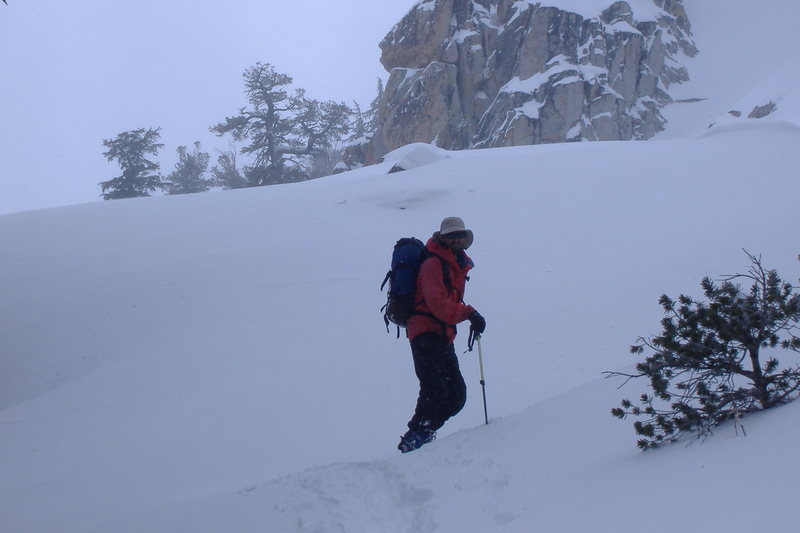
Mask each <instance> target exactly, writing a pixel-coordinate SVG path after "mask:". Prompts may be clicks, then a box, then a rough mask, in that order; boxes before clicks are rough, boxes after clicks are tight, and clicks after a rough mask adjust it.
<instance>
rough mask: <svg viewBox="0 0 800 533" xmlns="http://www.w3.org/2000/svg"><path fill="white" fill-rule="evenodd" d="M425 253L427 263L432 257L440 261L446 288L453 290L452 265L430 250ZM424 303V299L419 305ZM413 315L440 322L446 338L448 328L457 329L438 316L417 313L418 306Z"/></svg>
mask: <svg viewBox="0 0 800 533" xmlns="http://www.w3.org/2000/svg"><path fill="white" fill-rule="evenodd" d="M425 253H426V254H427V256H428V257H427V258H426V259H425V261H427V260H428V259H429V258H431V257H435V258H436V259H438V260H439V263H440V264H441V265H442V281H443V282H444V286H445V287H446V288H447V290H449V291H451V290H453V281H452V280H451V279H450V265H448V264H447V260H446V259H445V258H444V257H442V256H441V255H439V254H435V253H433V252H431V251H430V250H428V249H426V250H425ZM423 263H424V261H423ZM424 301H425V300H424V299H422V300H420V301H419V302H417V305H420V304H421V303H423V302H424ZM411 314H412V315H422V316H427V317H430V318H432V319H434V320H436V321H437V322H439V323H440V324H441V325H442V335H443V336H444V337H447V328H448V327H452V328H453V329H455V328H456V325H455V324H448V323H447V322H445V321H444V320H441V319H439V318H438V317H437V316H436V315H434V314H433V313H425V312H422V311H417V310H416V306H415V309H414V312H413V313H411Z"/></svg>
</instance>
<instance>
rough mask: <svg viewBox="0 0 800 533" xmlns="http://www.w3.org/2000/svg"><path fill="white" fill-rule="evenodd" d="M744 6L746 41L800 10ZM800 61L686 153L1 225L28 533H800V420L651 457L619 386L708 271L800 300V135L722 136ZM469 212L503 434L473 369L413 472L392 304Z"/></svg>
mask: <svg viewBox="0 0 800 533" xmlns="http://www.w3.org/2000/svg"><path fill="white" fill-rule="evenodd" d="M576 1H577V0H576ZM686 3H687V11H689V16H690V18H691V19H692V20H693V22H694V20H695V17H696V18H697V20H698V21H699V22H698V23H697V26H698V27H695V37H696V38H697V40H698V46H699V47H700V48H701V54H700V55H699V56H698V59H697V61H698V62H699V61H701V60H700V59H699V58H701V57H702V56H703V54H704V53H707V52H706V50H710V51H711V52H713V51H715V50H716V51H717V53H719V52H720V51H722V50H724V49H723V48H720V47H717V48H715V47H714V46H711V41H709V40H708V39H709V38H703V37H702V35H701V30H700V28H703V27H705V28H708V26H704V24H707V23H708V21H709V20H711V15H712V11H713V10H714V5H716V6H717V7H718V6H720V5H721V2H706V1H704V0H694V1H690V0H687V2H686ZM744 4H745V3H744V2H743V1H742V2H740V1H739V0H736V1H728V2H725V3H724V5H725V10H717V11H716V12H715V13H713V14H715V15H716V16H718V17H719V20H718V21H717V24H719V26H720V27H725V26H726V25H728V26H730V27H732V28H737V27H742V28H744V27H746V25H745V23H744V21H742V20H740V19H736V18H735V17H736V16H745V15H746V16H747V17H748V23H749V27H750V28H751V29H754V28H767V27H768V26H769V25H768V24H766V22H765V21H764V20H761V21H759V20H757V18H758V17H759V16H772V14H774V13H773V6H774V5H779V6H783V7H784V8H785V9H786V10H787V13H791V11H792V10H796V9H797V8H796V7H794V4H793V3H791V2H789V1H788V0H780V1H775V2H774V3H770V4H769V6H768V7H764V8H763V10H761V11H760V10H758V9H757V10H755V11H751V12H747V11H746V10H744V9H740V7H741V6H743V5H744ZM587 5H588V3H587ZM729 8H730V9H729ZM759 9H760V8H759ZM762 13H763V14H762ZM770 23H771V24H772V21H771V22H770ZM781 23H782V22H781V21H776V22H775V24H781ZM737 25H739V26H737ZM762 31H767V30H762ZM719 36H720V38H721V39H723V40H724V35H723V32H721V31H720V33H719ZM770 36H772V34H771V33H770ZM771 38H772V37H769V38H765V39H764V42H765V43H770V44H774V39H773V40H770V39H771ZM785 39H786V42H785V43H784V44H785V45H786V46H792V47H795V48H794V49H796V44H795V43H794V42H792V40H791V35H787V36H785ZM704 44H705V46H707V48H703V46H704ZM751 44H753V45H756V44H758V39H757V38H753V43H751ZM768 52H769V51H768V50H761V51H760V55H759V56H758V57H761V58H765V57H767V58H768V57H770V56H769V54H768ZM753 53H754V54H755V52H753ZM728 60H730V57H728V56H726V55H717V56H716V57H715V58H709V59H703V60H702V61H704V62H706V63H704V64H713V63H714V62H717V63H718V64H723V63H725V62H726V61H728ZM698 64H701V63H698ZM780 64H781V62H780V61H776V62H775V63H774V65H773V66H774V68H773V69H767V70H763V68H762V65H761V64H760V63H759V66H758V68H757V69H756V68H754V69H752V70H759V71H760V74H759V75H755V74H752V71H751V70H747V69H740V70H742V71H743V72H746V73H747V75H746V76H745V75H742V77H743V80H744V81H742V82H741V84H735V85H731V86H723V85H717V84H716V82H714V83H712V82H710V81H708V82H707V83H706V84H703V80H704V79H705V80H709V79H710V78H709V77H708V76H707V75H706V74H704V75H703V76H705V78H704V77H703V76H701V77H700V79H699V80H695V81H693V82H691V83H690V84H687V85H691V87H689V89H687V91H689V94H701V93H703V92H704V91H709V92H707V93H705V94H707V95H710V96H709V100H705V101H703V102H700V103H697V104H681V105H682V106H683V107H684V108H687V109H688V108H692V106H700V107H694V109H695V111H694V113H675V114H674V117H673V119H672V122H671V123H670V125H669V126H668V130H667V131H668V132H669V134H668V135H662V136H660V137H659V139H660V140H654V141H648V142H617V143H609V142H596V143H578V144H562V145H541V146H532V147H516V148H505V149H494V150H481V151H470V152H453V153H448V154H447V155H448V156H449V157H447V158H443V159H439V160H436V161H433V160H431V162H428V164H423V165H421V166H418V167H416V168H414V169H411V170H408V171H406V172H400V173H395V174H388V175H387V172H388V170H389V169H390V168H391V165H393V164H394V162H393V161H392V160H390V159H392V158H387V160H386V161H385V162H384V163H382V164H380V165H376V166H372V167H365V168H362V169H359V170H356V171H352V172H348V173H345V174H340V175H338V176H334V177H329V178H324V179H320V180H315V181H311V182H305V183H300V184H294V185H283V186H275V187H268V188H259V189H251V190H238V191H226V192H211V193H205V194H200V195H187V196H174V197H157V198H144V199H134V200H125V201H114V202H104V203H95V204H87V205H82V206H70V207H65V208H57V209H49V210H42V211H31V212H26V213H18V214H12V215H4V216H0V243H2V244H3V246H2V249H3V250H4V253H3V267H2V268H1V269H0V287H2V302H3V304H2V306H1V307H0V328H1V329H0V338H2V345H0V346H2V350H1V351H0V427H2V431H0V461H2V462H1V463H0V472H2V480H3V481H2V484H0V531H2V532H13V533H41V532H49V531H58V532H60V533H71V532H75V533H78V532H80V533H91V532H109V531H113V532H120V533H125V532H137V533H140V532H144V531H146V532H183V531H185V532H191V533H204V532H208V533H211V532H214V533H216V532H221V531H225V532H256V531H269V532H276V533H277V532H290V531H298V532H335V531H344V532H348V533H358V532H364V533H377V532H398V533H399V532H403V533H405V532H414V533H421V532H423V533H429V532H434V531H437V532H459V533H478V532H480V533H485V532H489V531H491V532H514V533H517V532H528V531H546V532H587V531H599V532H605V531H608V532H637V531H643V530H646V531H655V532H661V531H663V532H667V531H670V532H671V531H676V530H679V531H729V532H733V533H739V532H741V533H744V532H748V533H749V532H750V531H753V530H756V528H757V530H765V531H769V530H777V531H793V530H795V529H796V524H795V522H796V518H795V512H794V509H795V508H794V505H795V500H796V494H797V488H796V480H795V479H794V477H793V476H791V475H790V474H791V473H792V472H796V471H797V470H798V467H800V459H798V456H797V453H796V451H795V447H796V441H797V439H798V437H800V429H798V426H797V424H796V423H794V421H795V420H796V419H797V417H798V416H800V404H796V405H795V404H792V405H789V406H786V407H783V408H780V409H776V410H773V411H770V412H766V413H761V414H758V415H755V416H751V417H748V418H745V419H744V420H743V424H744V428H745V430H746V432H747V436H742V435H741V434H740V435H739V436H737V434H736V431H735V430H734V428H733V427H732V426H728V425H726V426H722V427H720V428H718V429H717V431H716V432H715V434H714V435H713V436H712V437H711V438H709V439H708V440H706V441H704V442H702V443H695V444H693V445H691V446H688V447H687V446H685V445H684V443H677V444H675V445H672V446H668V447H666V448H663V449H661V450H656V451H652V452H647V453H640V452H639V451H638V450H637V449H636V447H635V439H636V437H635V435H634V433H633V430H632V428H631V421H624V422H622V421H619V420H616V419H614V418H612V417H611V416H610V414H609V411H610V409H611V408H612V407H614V406H616V405H617V404H618V402H619V400H620V399H622V398H623V397H628V398H635V397H636V396H638V394H639V393H640V392H642V391H643V389H642V387H644V384H637V383H629V384H628V385H626V386H625V387H624V388H623V389H622V390H618V389H617V386H618V385H619V383H618V382H614V381H608V380H605V379H603V378H602V377H601V372H602V371H604V370H620V369H623V370H624V369H630V368H631V366H632V364H633V363H634V361H635V358H634V357H633V356H631V355H630V354H629V353H628V350H627V349H628V346H629V345H630V344H632V343H633V342H635V340H636V338H637V337H638V336H640V335H645V336H649V335H654V334H657V333H658V332H659V320H660V318H661V312H660V307H659V306H658V304H657V299H658V297H659V296H660V295H661V294H662V293H667V294H670V295H673V296H676V295H677V294H679V293H687V294H693V295H697V296H699V295H700V294H701V291H700V287H699V281H700V279H701V278H702V277H703V276H706V275H708V276H712V277H717V276H722V275H725V274H731V273H734V272H735V271H741V270H743V269H745V268H747V266H748V265H747V261H746V257H745V256H744V254H743V253H742V251H741V249H742V248H744V249H747V250H748V251H750V252H752V253H755V254H762V255H763V259H764V262H765V264H766V265H767V266H768V267H770V268H775V269H777V270H778V271H779V272H780V273H781V274H782V275H783V276H784V277H785V278H787V279H788V280H796V279H797V278H798V277H800V263H798V261H797V254H798V253H800V249H798V247H797V245H796V243H797V239H796V234H797V227H798V215H797V212H798V210H797V199H798V197H799V196H800V182H799V181H798V179H797V171H796V168H797V146H798V142H800V130H798V129H797V128H792V127H786V126H785V121H786V120H789V119H787V117H786V116H783V117H782V118H781V120H782V122H778V121H770V120H769V117H766V118H764V119H758V120H756V119H750V120H747V119H742V121H741V124H740V125H739V126H738V127H737V128H735V129H731V128H722V129H720V130H718V131H717V132H716V133H715V134H714V135H707V136H701V134H702V133H703V132H705V131H706V126H707V124H701V123H702V122H703V120H702V119H703V118H705V117H704V115H705V114H706V113H713V112H714V111H715V110H717V109H723V110H724V111H722V112H720V113H719V114H718V115H715V117H714V118H717V117H718V116H719V115H722V114H723V113H726V112H727V110H728V109H726V107H727V106H728V105H729V104H730V103H736V102H738V101H740V100H742V99H743V98H746V97H747V95H748V94H750V93H754V94H756V93H757V94H758V98H757V100H760V99H761V98H762V97H767V96H770V97H772V96H775V97H776V98H777V97H778V96H779V95H780V94H783V93H784V92H785V91H786V89H787V87H786V86H785V85H784V84H785V83H787V82H789V81H791V82H792V87H794V86H796V83H797V81H798V79H797V77H796V76H795V77H794V78H792V79H791V80H787V79H786V77H785V74H784V73H783V71H781V72H778V70H777V69H778V68H779V67H780ZM690 68H692V67H691V65H690ZM730 69H731V70H735V68H734V66H733V65H731V67H730ZM694 72H695V71H694V70H692V73H693V74H694ZM794 72H796V71H794ZM728 75H729V73H728V72H727V71H724V72H721V73H720V76H723V77H725V76H728ZM745 81H746V83H747V84H748V86H744V85H743V84H744V83H745ZM725 88H727V89H728V92H724V91H723V89H725ZM712 90H713V91H714V92H711V91H712ZM691 91H694V93H692V92H691ZM734 93H735V94H734ZM677 105H678V104H676V106H677ZM668 109H669V108H668ZM780 109H782V108H781V107H780V106H779V110H780ZM748 112H749V111H748ZM693 114H694V115H702V116H692V115H693ZM709 122H710V121H709ZM670 128H671V129H670ZM670 137H671V138H670ZM412 148H413V147H412ZM407 150H408V149H407ZM398 155H399V156H402V153H400V154H394V156H398ZM395 162H396V161H395ZM450 215H458V216H461V217H463V218H464V219H465V221H466V222H467V225H468V226H469V227H470V228H471V229H473V231H474V232H475V236H476V238H475V244H474V245H473V247H472V248H471V250H470V252H471V255H472V257H473V258H474V259H475V262H476V268H475V270H474V271H473V274H472V276H471V277H472V279H471V281H470V283H469V287H468V289H467V298H466V300H467V302H468V303H471V304H473V305H474V306H476V307H477V308H478V309H479V310H480V311H481V312H482V313H483V314H484V315H485V316H486V318H487V321H488V328H487V331H486V334H485V336H484V340H483V351H484V353H483V355H484V363H485V370H486V393H487V401H488V410H489V415H490V424H489V425H488V426H485V425H483V405H482V401H481V391H480V386H479V384H478V381H479V376H478V362H477V360H476V354H475V353H470V354H464V355H462V356H461V364H462V369H463V372H464V375H465V379H466V381H467V383H468V386H469V399H468V402H467V405H466V407H465V409H464V410H463V411H462V412H461V413H460V414H459V415H458V416H456V417H455V418H454V419H453V420H451V421H449V422H448V423H447V425H446V426H445V427H444V428H443V430H442V431H441V432H440V436H439V439H438V440H437V441H436V442H434V443H432V444H429V445H427V446H425V447H424V448H422V449H420V450H418V451H416V452H414V453H411V454H406V455H400V454H399V453H398V452H397V450H396V448H395V447H396V444H397V441H398V440H399V436H400V434H401V433H402V432H403V431H404V429H405V428H404V426H405V422H406V421H407V420H408V418H409V417H410V415H411V410H412V409H413V405H414V402H415V395H416V389H417V383H416V378H415V377H414V374H413V367H412V363H411V359H410V354H409V349H408V345H407V342H405V341H404V340H402V339H400V340H398V339H395V335H394V332H392V333H390V334H387V333H386V330H385V329H384V326H383V321H382V318H381V315H380V312H379V308H380V306H381V305H382V304H383V302H384V298H385V296H384V294H383V293H381V292H379V290H378V286H379V284H380V281H381V280H382V278H383V275H384V273H385V271H386V269H387V268H388V260H389V255H390V253H391V246H392V245H393V243H394V241H395V240H396V239H397V238H399V237H402V236H410V235H416V236H418V237H421V238H425V237H427V236H428V235H429V234H430V233H431V232H432V231H434V230H435V229H437V227H438V223H439V221H440V220H441V218H443V217H445V216H450ZM464 344H465V339H464V338H463V335H462V336H460V337H459V339H458V341H457V348H458V350H459V352H460V351H463V350H464V348H465V347H464ZM783 359H784V360H785V362H786V363H794V362H796V358H793V357H792V356H791V355H790V354H789V355H785V356H784V357H783ZM744 503H746V505H743V504H744ZM665 504H666V505H668V506H669V509H670V511H669V512H664V513H659V511H655V510H654V509H653V506H656V505H657V506H661V507H660V508H662V509H663V506H664V505H665ZM673 510H679V511H680V512H672V511H673Z"/></svg>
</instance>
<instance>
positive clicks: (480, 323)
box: [467, 311, 486, 335]
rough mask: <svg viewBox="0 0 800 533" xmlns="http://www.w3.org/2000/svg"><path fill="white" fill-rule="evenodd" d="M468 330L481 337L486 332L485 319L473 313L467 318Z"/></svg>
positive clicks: (477, 313)
mask: <svg viewBox="0 0 800 533" xmlns="http://www.w3.org/2000/svg"><path fill="white" fill-rule="evenodd" d="M467 318H468V320H469V324H470V326H469V329H470V331H474V332H475V335H481V334H482V333H483V332H484V331H485V330H486V319H485V318H483V317H482V316H481V314H480V313H479V312H477V311H473V312H472V313H471V314H470V315H469V317H467Z"/></svg>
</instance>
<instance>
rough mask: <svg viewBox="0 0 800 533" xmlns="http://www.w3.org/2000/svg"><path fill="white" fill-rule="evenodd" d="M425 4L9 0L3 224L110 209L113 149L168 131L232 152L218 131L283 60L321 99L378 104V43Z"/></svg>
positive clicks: (0, 10) (170, 137)
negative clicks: (123, 140)
mask: <svg viewBox="0 0 800 533" xmlns="http://www.w3.org/2000/svg"><path fill="white" fill-rule="evenodd" d="M416 3H417V1H416V0H341V1H339V2H331V1H323V0H228V1H225V2H222V1H219V0H216V1H211V0H136V1H133V0H113V1H111V0H8V5H7V6H6V5H3V4H0V43H2V49H1V50H0V61H2V70H1V71H0V72H1V73H2V74H0V76H1V77H0V81H1V82H2V83H0V106H1V107H0V214H2V213H9V212H14V211H23V210H28V209H36V208H41V207H52V206H57V205H64V204H72V203H83V202H92V201H99V198H100V196H99V195H100V187H99V186H98V182H100V181H105V180H107V179H110V178H112V177H115V176H117V175H119V167H118V166H117V165H115V164H112V163H108V162H106V161H105V159H104V158H103V155H102V153H103V151H104V150H105V148H104V147H103V145H102V142H103V139H108V138H113V137H114V136H116V135H117V134H118V133H121V132H123V131H127V130H132V129H136V128H155V127H161V128H162V136H161V142H162V143H163V144H164V148H163V149H162V151H161V152H160V153H159V156H158V160H159V162H161V170H162V172H163V173H165V174H167V173H169V172H170V171H171V170H172V168H173V166H174V163H175V161H176V160H177V155H176V154H175V150H176V149H177V147H178V146H180V145H188V146H191V144H192V143H193V142H194V141H197V140H199V141H200V142H201V143H202V148H203V150H204V151H208V152H211V154H212V161H215V160H216V150H218V149H219V150H225V149H227V148H228V140H227V139H225V138H217V137H215V136H214V135H213V134H211V133H209V132H208V128H209V126H211V125H213V124H216V123H217V122H220V121H222V120H224V119H225V117H227V116H230V115H233V114H235V113H236V111H237V110H238V109H239V108H240V107H241V106H242V105H244V103H245V101H244V96H243V83H242V72H243V71H244V70H245V69H246V68H247V67H249V66H251V65H254V64H255V63H256V62H257V61H261V62H266V63H272V64H273V65H275V67H276V68H277V70H278V71H280V72H283V73H285V74H288V75H290V76H292V77H293V78H294V86H295V87H302V88H305V89H306V91H307V92H306V94H307V95H308V96H309V97H311V98H316V99H318V100H339V101H346V102H348V103H351V102H352V101H353V100H356V101H357V102H358V103H359V104H361V105H362V106H367V105H369V102H370V101H371V100H372V98H373V97H374V95H375V89H376V83H377V79H378V77H381V78H383V79H384V80H385V79H386V73H385V71H384V70H383V67H382V66H381V65H380V61H379V59H380V49H379V48H378V43H379V42H380V41H381V39H383V37H384V36H385V35H386V33H387V32H388V31H389V30H390V29H391V28H392V26H393V25H394V24H395V23H396V22H397V21H399V20H400V18H401V17H402V16H403V15H404V14H405V13H407V12H408V10H409V9H410V8H411V6H413V5H414V4H416Z"/></svg>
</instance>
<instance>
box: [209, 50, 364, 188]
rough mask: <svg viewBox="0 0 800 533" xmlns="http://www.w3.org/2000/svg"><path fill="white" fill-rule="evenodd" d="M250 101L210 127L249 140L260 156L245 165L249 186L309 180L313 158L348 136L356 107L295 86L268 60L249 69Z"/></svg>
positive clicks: (247, 151) (247, 88)
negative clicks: (321, 99)
mask: <svg viewBox="0 0 800 533" xmlns="http://www.w3.org/2000/svg"><path fill="white" fill-rule="evenodd" d="M243 77H244V81H245V92H246V94H247V99H248V105H247V106H245V107H243V108H241V109H240V110H239V114H238V115H235V116H233V117H228V118H227V119H226V120H225V122H221V123H219V124H217V125H215V126H212V127H211V128H210V129H211V131H212V132H214V133H216V134H217V135H219V136H222V135H225V134H230V135H232V136H233V139H234V140H235V141H245V142H247V143H248V144H246V145H245V146H243V147H242V153H243V154H248V155H252V156H254V158H255V162H254V164H253V165H251V166H248V167H245V169H244V175H245V178H246V181H247V183H248V184H249V185H250V186H259V185H271V184H274V183H285V182H289V181H300V180H303V179H308V177H309V168H310V159H311V158H312V157H313V156H314V155H315V154H317V153H318V152H319V151H320V150H324V149H327V148H330V147H331V146H333V144H334V143H335V142H336V141H338V140H339V139H341V138H342V137H343V136H344V135H346V134H347V133H348V131H349V128H350V115H351V114H352V110H351V109H350V108H349V107H348V106H347V105H346V104H344V103H337V102H319V101H317V100H313V99H310V98H307V97H306V95H305V91H304V90H303V89H295V90H294V91H293V92H292V91H290V85H291V83H292V78H291V77H289V76H287V75H286V74H281V73H279V72H277V71H276V70H275V68H274V67H273V66H272V65H270V64H268V63H257V64H256V65H255V66H253V67H250V68H248V69H247V70H245V72H244V75H243Z"/></svg>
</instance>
